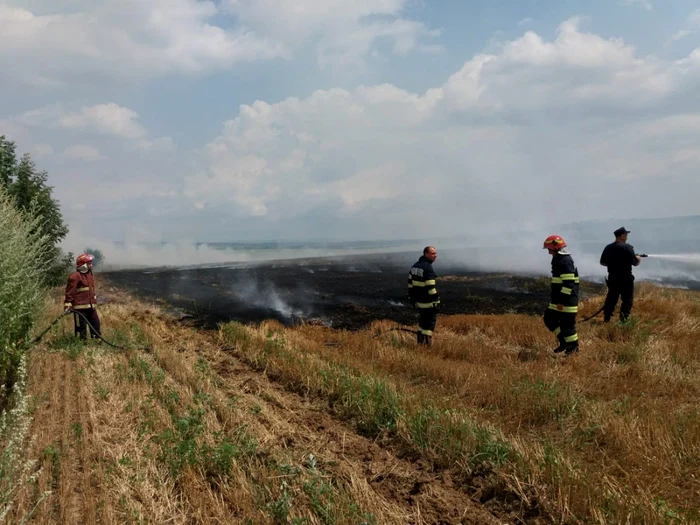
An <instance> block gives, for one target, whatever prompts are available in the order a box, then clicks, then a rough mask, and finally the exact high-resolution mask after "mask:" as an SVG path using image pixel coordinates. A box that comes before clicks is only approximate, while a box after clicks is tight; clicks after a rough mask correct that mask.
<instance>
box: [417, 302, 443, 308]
mask: <svg viewBox="0 0 700 525" xmlns="http://www.w3.org/2000/svg"><path fill="white" fill-rule="evenodd" d="M438 304H440V301H435V302H434V303H416V306H417V307H418V308H435V307H436V306H437V305H438Z"/></svg>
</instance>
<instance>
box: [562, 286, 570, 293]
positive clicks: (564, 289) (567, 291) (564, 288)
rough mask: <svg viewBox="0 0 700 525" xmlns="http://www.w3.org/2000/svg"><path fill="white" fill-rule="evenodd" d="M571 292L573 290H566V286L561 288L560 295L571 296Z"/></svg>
mask: <svg viewBox="0 0 700 525" xmlns="http://www.w3.org/2000/svg"><path fill="white" fill-rule="evenodd" d="M571 292H573V290H572V289H571V288H567V287H566V286H564V287H562V289H561V293H563V294H565V295H571Z"/></svg>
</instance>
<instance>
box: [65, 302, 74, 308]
mask: <svg viewBox="0 0 700 525" xmlns="http://www.w3.org/2000/svg"><path fill="white" fill-rule="evenodd" d="M63 306H64V307H66V306H67V307H68V308H70V307H71V306H73V303H63Z"/></svg>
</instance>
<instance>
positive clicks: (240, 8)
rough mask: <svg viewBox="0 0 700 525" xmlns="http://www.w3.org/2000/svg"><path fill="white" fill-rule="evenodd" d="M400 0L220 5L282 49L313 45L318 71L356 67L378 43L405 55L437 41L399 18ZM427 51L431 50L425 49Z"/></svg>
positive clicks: (241, 0) (238, 0) (243, 0)
mask: <svg viewBox="0 0 700 525" xmlns="http://www.w3.org/2000/svg"><path fill="white" fill-rule="evenodd" d="M406 3H407V1H406V0H328V1H326V2H319V1H317V0H297V1H295V2H288V1H286V0H225V1H224V4H225V5H226V6H227V8H228V9H229V10H230V11H231V12H232V13H234V14H235V15H236V16H237V17H239V18H240V20H241V21H242V23H243V25H244V26H246V27H250V28H252V29H253V30H254V31H256V33H259V34H264V35H266V36H268V37H269V38H270V39H272V40H273V41H275V42H280V43H281V44H282V45H283V46H284V47H285V48H289V49H296V48H298V47H300V46H301V45H303V44H304V43H305V42H308V41H310V40H311V41H318V47H317V49H318V58H319V61H320V63H321V64H322V65H339V64H347V63H354V64H359V63H362V60H363V57H364V56H365V55H366V54H367V53H368V51H369V50H370V48H371V47H372V46H373V45H374V44H375V43H376V42H377V41H380V40H382V39H386V40H389V41H390V42H391V43H392V47H393V51H394V52H395V53H398V54H405V53H407V52H409V51H411V50H413V49H415V48H417V47H422V46H418V41H419V40H421V39H425V38H428V39H429V38H433V37H436V36H439V34H440V32H439V30H431V29H429V28H428V27H427V26H426V25H425V24H423V23H422V22H418V21H415V20H410V19H407V18H405V17H404V16H403V12H404V9H405V7H406ZM426 47H427V49H428V50H431V49H433V48H432V47H431V46H426Z"/></svg>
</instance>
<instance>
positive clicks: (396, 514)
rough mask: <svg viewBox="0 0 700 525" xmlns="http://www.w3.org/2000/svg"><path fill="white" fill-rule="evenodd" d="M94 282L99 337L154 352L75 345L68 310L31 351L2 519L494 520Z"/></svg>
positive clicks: (204, 340)
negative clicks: (22, 434)
mask: <svg viewBox="0 0 700 525" xmlns="http://www.w3.org/2000/svg"><path fill="white" fill-rule="evenodd" d="M101 295H103V296H105V297H108V298H109V300H110V302H109V303H108V304H106V305H105V306H104V307H103V308H102V309H101V311H100V315H101V317H102V321H103V332H104V335H105V337H106V338H107V339H109V340H111V341H115V342H117V343H118V344H120V345H124V346H129V347H134V346H143V345H147V346H148V347H150V348H151V351H150V352H142V351H137V350H128V351H115V350H114V349H112V348H109V347H107V346H105V345H96V344H83V343H81V342H79V341H76V340H75V339H73V338H72V336H71V334H70V333H69V332H70V331H72V326H69V322H68V321H66V322H65V324H63V325H59V328H57V329H55V330H54V331H52V332H51V333H50V334H49V335H48V336H47V337H46V338H45V340H44V341H43V342H42V344H41V345H39V346H38V347H36V348H35V349H34V350H33V352H32V354H31V359H30V363H31V365H30V373H29V387H28V390H29V393H30V394H31V396H32V398H33V413H34V420H33V423H32V426H31V432H30V433H31V438H29V439H28V440H27V443H26V450H25V452H26V456H27V457H29V458H36V459H37V460H38V463H37V466H36V471H35V475H34V476H33V477H32V480H31V481H30V482H26V483H24V484H23V485H22V486H21V488H20V490H19V494H18V497H17V500H16V502H15V505H14V507H13V508H12V510H11V512H10V514H9V515H8V517H7V519H6V520H5V522H6V523H20V522H23V523H42V524H43V523H49V524H50V523H158V524H160V523H176V524H177V523H181V524H185V523H187V524H189V523H201V524H205V523H206V524H209V523H245V524H258V523H260V524H268V523H269V524H273V523H274V524H277V523H298V524H301V523H309V524H316V523H323V524H333V523H338V524H340V523H367V524H371V523H376V524H379V523H382V524H384V523H396V524H401V523H415V524H424V523H425V524H427V523H435V522H437V521H439V520H443V522H445V523H494V524H495V523H498V520H496V519H495V518H494V517H493V516H492V515H491V514H490V513H489V512H488V511H486V510H483V509H480V508H478V506H476V505H474V504H473V503H472V502H471V500H470V499H469V497H467V496H465V495H464V493H463V492H460V491H459V490H456V489H454V488H452V487H451V484H450V483H449V482H448V481H445V482H444V481H442V480H435V479H434V478H433V477H432V476H431V475H430V474H426V473H421V472H420V469H419V468H416V467H415V466H414V465H412V464H411V463H410V462H407V461H404V460H401V459H400V458H397V457H396V456H394V455H392V454H390V453H388V452H386V451H384V450H382V449H381V448H380V447H379V446H378V445H377V444H374V443H372V442H371V441H369V440H367V439H365V438H364V437H362V436H359V435H357V434H355V433H354V432H353V431H352V429H350V428H348V427H347V426H344V425H342V424H340V423H338V422H337V421H334V420H333V419H332V418H331V417H329V416H328V415H327V414H324V413H323V412H322V411H319V409H318V407H316V406H314V405H313V404H309V403H307V402H305V401H304V400H302V399H300V398H299V397H298V396H296V395H294V394H290V393H289V392H286V391H285V390H284V389H282V388H280V387H279V386H278V385H275V384H273V383H270V382H269V381H268V380H267V379H266V378H265V377H264V376H262V375H260V374H259V373H257V372H255V371H253V370H251V369H250V367H248V366H246V365H245V364H243V363H242V362H240V361H239V360H237V359H236V358H235V357H234V356H232V355H231V354H230V352H226V351H224V349H223V348H222V346H221V345H220V343H219V342H218V340H217V334H215V333H214V334H213V333H202V332H198V331H197V330H195V329H193V328H188V327H187V326H185V325H183V324H181V323H178V322H175V321H174V320H172V319H170V318H168V317H167V316H166V315H165V314H163V313H162V312H160V311H159V310H158V309H157V308H156V307H153V306H152V305H146V304H143V303H140V302H138V301H135V300H133V299H131V298H130V297H129V296H127V295H126V294H123V293H120V292H118V291H115V290H104V289H103V291H102V294H101ZM57 308H58V307H52V308H49V309H48V310H47V313H46V319H45V323H46V324H48V322H49V321H51V320H52V319H53V318H54V317H55V316H56V315H57V314H58V313H59V310H58V309H57ZM423 485H424V487H423ZM416 487H417V488H416Z"/></svg>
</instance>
